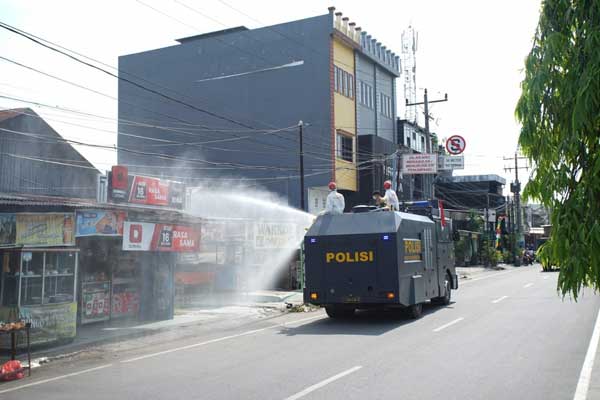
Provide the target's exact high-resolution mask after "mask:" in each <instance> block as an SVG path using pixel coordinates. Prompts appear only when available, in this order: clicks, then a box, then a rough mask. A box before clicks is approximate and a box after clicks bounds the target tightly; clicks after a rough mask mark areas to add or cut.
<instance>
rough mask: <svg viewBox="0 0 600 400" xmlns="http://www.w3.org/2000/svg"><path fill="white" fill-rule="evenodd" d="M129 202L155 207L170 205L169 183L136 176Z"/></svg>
mask: <svg viewBox="0 0 600 400" xmlns="http://www.w3.org/2000/svg"><path fill="white" fill-rule="evenodd" d="M129 202H130V203H135V204H147V205H153V206H168V205H169V182H168V181H161V180H160V179H156V178H148V177H145V176H134V177H133V184H132V186H131V191H130V192H129Z"/></svg>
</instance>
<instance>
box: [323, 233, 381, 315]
mask: <svg viewBox="0 0 600 400" xmlns="http://www.w3.org/2000/svg"><path fill="white" fill-rule="evenodd" d="M378 236H379V235H368V236H366V235H364V236H361V237H357V236H354V235H349V236H347V237H345V236H338V237H333V238H328V239H327V240H326V241H325V243H322V245H323V247H322V249H323V252H322V256H323V258H324V263H323V266H324V270H323V278H324V279H323V283H324V285H323V288H322V289H323V290H324V291H325V293H324V299H325V302H327V303H362V302H370V301H374V300H375V298H376V296H377V288H378V264H379V260H380V256H381V255H380V254H379V250H380V249H379V248H378V247H379V246H378Z"/></svg>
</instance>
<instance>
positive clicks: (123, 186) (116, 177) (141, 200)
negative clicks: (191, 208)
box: [108, 165, 185, 209]
mask: <svg viewBox="0 0 600 400" xmlns="http://www.w3.org/2000/svg"><path fill="white" fill-rule="evenodd" d="M127 172H128V170H127V167H124V166H119V165H115V166H114V167H113V168H112V171H111V172H110V180H109V188H108V198H109V199H110V200H111V201H113V202H117V203H133V204H144V205H148V206H159V207H171V208H179V209H181V208H183V202H184V193H185V186H184V185H183V184H182V183H181V182H175V181H169V180H165V179H159V178H151V177H147V176H138V175H127Z"/></svg>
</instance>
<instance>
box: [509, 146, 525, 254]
mask: <svg viewBox="0 0 600 400" xmlns="http://www.w3.org/2000/svg"><path fill="white" fill-rule="evenodd" d="M513 159H514V161H515V166H514V170H515V181H514V182H513V183H512V184H511V185H510V191H511V192H513V193H514V195H515V210H514V213H513V214H515V213H516V214H517V215H516V218H515V221H516V224H514V223H513V227H514V228H515V229H514V231H515V236H516V238H515V245H514V247H513V255H514V257H515V265H516V266H519V265H521V259H520V258H519V255H518V254H517V247H518V246H517V242H518V241H519V239H520V235H521V223H522V221H521V182H519V169H528V167H527V166H525V167H519V160H524V159H526V157H520V156H519V154H518V152H515V156H514V157H509V158H506V157H505V158H504V160H506V161H512V160H513ZM504 170H505V171H506V170H509V171H512V170H513V167H507V168H505V169H504ZM515 221H513V222H515Z"/></svg>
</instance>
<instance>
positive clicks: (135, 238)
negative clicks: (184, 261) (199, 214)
mask: <svg viewBox="0 0 600 400" xmlns="http://www.w3.org/2000/svg"><path fill="white" fill-rule="evenodd" d="M199 242H200V233H199V231H198V230H197V229H196V228H195V227H192V226H187V225H170V224H154V223H149V222H133V221H126V222H125V224H124V234H123V250H129V251H172V252H190V251H192V252H193V251H198V247H199Z"/></svg>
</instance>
